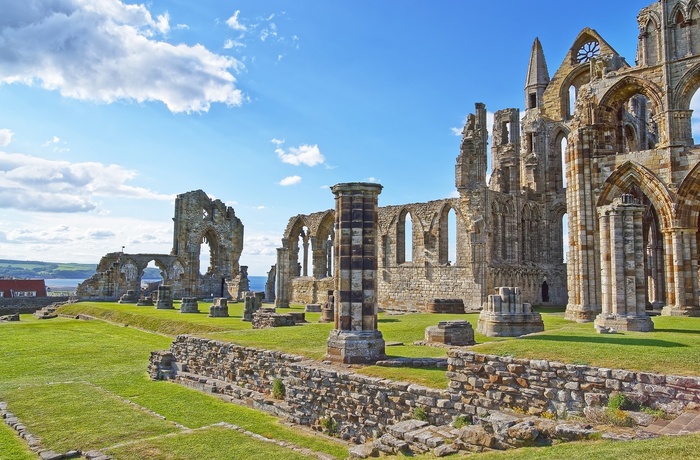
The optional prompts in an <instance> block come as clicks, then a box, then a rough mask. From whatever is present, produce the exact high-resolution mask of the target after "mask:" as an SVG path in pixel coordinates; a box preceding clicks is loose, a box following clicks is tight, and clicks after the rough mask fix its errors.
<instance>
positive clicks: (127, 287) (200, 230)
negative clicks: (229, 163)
mask: <svg viewBox="0 0 700 460" xmlns="http://www.w3.org/2000/svg"><path fill="white" fill-rule="evenodd" d="M173 222H174V228H173V249H172V251H171V252H170V254H125V253H124V252H113V253H109V254H107V255H105V256H103V257H102V259H101V260H100V263H99V264H98V265H97V272H96V273H95V274H94V275H93V276H92V277H91V278H89V279H87V280H85V281H84V282H83V283H81V284H80V285H79V286H78V289H77V292H76V294H77V295H78V296H79V297H82V298H84V299H90V298H92V299H109V300H116V299H119V298H120V297H121V296H122V295H124V294H126V293H127V292H128V291H133V292H134V293H135V295H136V296H138V294H139V292H140V291H141V280H142V278H143V273H144V270H145V269H146V267H148V264H149V263H150V262H151V261H153V262H155V264H156V266H157V267H158V268H159V269H160V275H161V278H162V281H163V284H164V285H168V286H170V287H171V292H172V296H173V297H175V298H182V297H185V296H188V297H189V296H193V297H200V298H201V297H210V296H212V295H215V296H217V297H224V296H226V297H228V296H231V297H233V298H234V299H238V298H239V297H240V294H241V292H242V291H247V290H248V278H247V272H246V267H241V266H240V265H239V259H240V257H241V252H242V251H243V224H242V223H241V220H240V219H239V218H238V217H236V213H235V212H234V210H233V208H232V207H230V206H226V205H225V204H224V203H223V202H222V201H221V200H212V199H210V198H209V197H208V196H207V194H206V193H204V192H203V191H202V190H195V191H192V192H188V193H183V194H181V195H178V196H177V198H176V199H175V216H174V217H173ZM202 244H208V246H209V255H210V260H209V267H208V268H207V270H206V271H205V272H204V274H202V273H200V251H201V248H202Z"/></svg>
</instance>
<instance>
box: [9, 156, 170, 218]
mask: <svg viewBox="0 0 700 460" xmlns="http://www.w3.org/2000/svg"><path fill="white" fill-rule="evenodd" d="M134 177H136V172H135V171H132V170H128V169H125V168H124V167H122V166H119V165H115V164H111V165H105V164H102V163H97V162H85V163H70V162H67V161H57V160H48V159H44V158H40V157H35V156H31V155H25V154H20V153H5V152H1V151H0V208H14V209H19V210H25V211H46V212H68V213H72V212H85V211H91V210H94V209H96V208H97V205H96V203H95V202H94V201H93V198H94V197H96V196H120V197H127V198H141V199H154V200H172V199H173V197H172V196H169V195H162V194H158V193H156V192H153V191H151V190H148V189H145V188H142V187H135V186H132V185H128V184H127V182H128V181H130V180H132V179H133V178H134Z"/></svg>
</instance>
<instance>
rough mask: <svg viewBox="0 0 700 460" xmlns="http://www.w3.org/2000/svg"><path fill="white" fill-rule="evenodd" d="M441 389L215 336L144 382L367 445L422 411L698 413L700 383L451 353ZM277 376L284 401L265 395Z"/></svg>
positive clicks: (447, 417) (192, 345) (441, 417)
mask: <svg viewBox="0 0 700 460" xmlns="http://www.w3.org/2000/svg"><path fill="white" fill-rule="evenodd" d="M448 356H449V357H448V359H447V377H448V379H449V385H448V388H447V389H445V390H437V389H433V388H427V387H423V386H421V385H415V384H410V383H407V382H396V381H392V380H387V379H380V378H373V377H367V376H364V375H360V374H356V373H353V372H351V371H345V370H340V369H338V368H334V367H331V366H327V365H324V364H322V363H319V362H318V361H313V360H310V359H307V358H303V357H300V356H296V355H292V354H288V353H282V352H278V351H268V350H259V349H255V348H251V347H243V346H239V345H234V344H231V343H226V342H220V341H216V340H208V339H201V338H196V337H191V336H186V335H181V336H178V337H177V338H176V339H175V341H174V342H173V343H172V345H171V347H170V350H168V351H157V352H153V353H151V359H150V365H149V375H150V376H151V378H152V379H172V380H174V381H176V382H179V383H182V384H185V385H188V386H192V387H195V388H199V389H202V390H206V391H209V392H212V393H217V394H220V395H224V396H227V397H230V398H232V399H236V400H238V401H240V402H243V403H245V404H249V405H251V406H253V407H256V408H259V409H263V410H267V411H269V412H271V413H274V414H275V415H278V416H280V417H284V418H287V419H288V420H290V421H292V422H294V423H298V424H302V425H316V424H317V423H318V421H319V419H320V418H322V417H331V418H333V419H334V420H335V421H336V422H337V423H338V428H339V433H340V435H341V437H343V438H344V439H346V440H351V441H353V442H365V441H366V440H367V439H370V438H372V439H376V438H378V437H379V436H381V435H382V434H383V433H384V432H385V431H386V429H387V427H389V426H391V425H393V424H395V423H398V422H400V421H402V420H407V419H410V418H413V417H414V411H415V410H416V408H420V409H422V411H423V412H424V413H425V414H426V416H427V419H428V421H429V422H430V423H431V424H434V425H446V424H449V423H451V422H452V421H453V420H454V419H455V417H457V416H462V415H466V416H473V415H478V416H480V417H484V416H488V415H489V414H490V413H492V412H494V411H500V410H503V409H508V408H512V409H515V410H516V411H517V412H521V413H522V412H524V413H526V414H530V415H543V414H545V413H547V412H549V413H550V414H552V413H556V414H557V415H559V416H560V417H562V416H566V415H568V414H572V413H581V412H583V410H584V409H585V408H586V407H600V406H605V405H606V404H607V400H608V398H609V397H610V396H611V395H612V394H614V393H624V394H626V395H627V396H629V397H631V398H632V399H635V400H636V401H638V402H640V403H642V404H644V405H646V406H649V407H653V408H659V409H662V410H664V411H666V412H669V413H680V412H682V411H684V410H687V409H697V408H699V407H700V377H679V376H672V375H660V374H651V373H646V372H631V371H627V370H622V369H604V368H597V367H592V366H584V365H573V364H562V363H557V362H550V361H546V360H527V359H514V358H509V357H499V356H491V355H481V354H478V353H474V352H470V351H465V350H459V349H455V348H452V349H450V350H449V352H448ZM275 379H280V380H281V381H282V383H283V384H284V387H285V396H284V399H283V400H274V399H273V398H272V396H271V394H272V386H273V382H274V381H275Z"/></svg>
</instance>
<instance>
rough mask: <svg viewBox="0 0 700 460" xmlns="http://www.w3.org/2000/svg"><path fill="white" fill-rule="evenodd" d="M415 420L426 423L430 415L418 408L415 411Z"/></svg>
mask: <svg viewBox="0 0 700 460" xmlns="http://www.w3.org/2000/svg"><path fill="white" fill-rule="evenodd" d="M413 418H414V419H416V420H420V421H421V422H425V421H427V420H428V414H426V413H425V411H424V410H423V409H422V408H420V407H416V408H415V409H413Z"/></svg>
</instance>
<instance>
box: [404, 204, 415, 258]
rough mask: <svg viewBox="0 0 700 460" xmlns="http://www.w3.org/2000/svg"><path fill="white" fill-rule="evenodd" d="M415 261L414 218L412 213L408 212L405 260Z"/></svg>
mask: <svg viewBox="0 0 700 460" xmlns="http://www.w3.org/2000/svg"><path fill="white" fill-rule="evenodd" d="M412 261H413V219H412V218H411V214H410V213H407V214H406V219H405V221H404V262H412Z"/></svg>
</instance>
